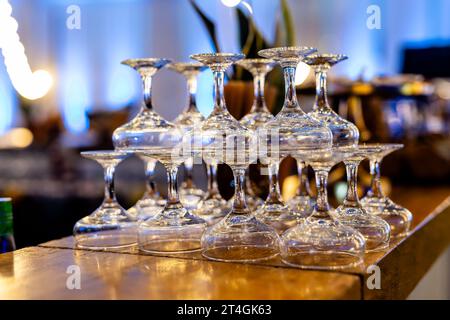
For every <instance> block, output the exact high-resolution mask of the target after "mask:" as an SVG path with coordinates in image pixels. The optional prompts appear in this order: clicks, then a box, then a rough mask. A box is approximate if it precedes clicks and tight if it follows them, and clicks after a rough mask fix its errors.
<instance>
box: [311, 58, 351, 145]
mask: <svg viewBox="0 0 450 320" xmlns="http://www.w3.org/2000/svg"><path fill="white" fill-rule="evenodd" d="M346 59H348V58H347V56H344V55H340V54H314V55H310V56H308V57H306V58H305V60H304V62H305V63H306V64H308V65H309V66H311V67H312V68H313V69H314V72H315V75H316V100H315V103H314V108H313V111H311V112H310V113H309V114H310V115H311V116H312V117H314V118H316V119H317V120H319V121H322V122H324V123H326V124H327V126H328V127H329V128H330V130H331V132H332V133H333V146H334V147H351V146H356V145H357V144H358V140H359V130H358V128H357V127H356V126H355V125H354V124H353V123H351V122H349V121H347V120H345V119H343V118H341V117H340V116H339V115H338V114H337V113H336V112H334V111H333V110H332V109H331V107H330V105H329V103H328V97H327V74H328V70H330V69H331V67H333V66H334V65H336V64H338V63H339V62H341V61H344V60H346Z"/></svg>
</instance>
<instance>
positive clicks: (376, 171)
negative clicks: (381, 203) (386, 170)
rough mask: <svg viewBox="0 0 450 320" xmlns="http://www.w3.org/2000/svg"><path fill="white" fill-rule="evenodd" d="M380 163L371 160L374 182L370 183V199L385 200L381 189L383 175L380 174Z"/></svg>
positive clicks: (368, 193)
mask: <svg viewBox="0 0 450 320" xmlns="http://www.w3.org/2000/svg"><path fill="white" fill-rule="evenodd" d="M380 164H381V163H380V161H378V160H370V175H371V176H372V181H371V183H370V189H369V191H368V192H367V195H368V196H369V197H374V198H384V193H383V189H382V187H381V174H380Z"/></svg>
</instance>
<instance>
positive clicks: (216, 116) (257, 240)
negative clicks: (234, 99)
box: [191, 53, 279, 261]
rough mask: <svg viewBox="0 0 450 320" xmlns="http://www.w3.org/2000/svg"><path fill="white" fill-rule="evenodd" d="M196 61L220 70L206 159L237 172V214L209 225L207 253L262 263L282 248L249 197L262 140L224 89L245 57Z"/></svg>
mask: <svg viewBox="0 0 450 320" xmlns="http://www.w3.org/2000/svg"><path fill="white" fill-rule="evenodd" d="M191 58H192V59H195V60H198V61H199V62H201V63H204V64H205V65H207V66H209V67H210V68H211V70H212V71H213V74H214V109H213V112H212V113H211V115H210V116H209V117H208V118H207V119H206V120H205V121H204V122H203V124H202V125H201V128H199V133H198V134H197V136H194V137H192V138H191V141H192V139H193V140H197V142H195V141H194V145H200V146H201V153H202V155H203V157H204V158H205V159H206V161H208V160H207V159H212V160H213V161H217V162H219V163H226V164H228V165H229V166H230V167H231V168H232V170H233V173H234V182H235V195H234V200H233V207H232V209H231V212H230V213H228V214H227V215H226V217H225V218H223V219H222V220H220V221H219V222H218V223H217V224H215V225H213V226H211V227H209V228H208V229H207V230H206V231H205V233H204V235H203V237H202V250H203V251H202V253H203V256H205V257H206V258H208V259H211V260H218V261H260V260H266V259H270V258H272V257H274V256H275V255H277V254H278V250H279V237H278V235H277V233H276V231H275V230H274V229H273V228H271V227H269V226H267V225H265V224H264V223H262V222H260V221H259V220H257V219H256V218H255V216H254V215H253V214H252V213H251V211H250V210H249V209H248V207H247V204H246V199H245V192H244V188H245V170H246V168H247V167H248V165H249V164H250V163H252V162H254V161H256V139H255V135H254V134H253V133H252V131H251V130H249V129H247V128H245V127H243V126H242V125H241V124H239V122H238V121H237V120H236V119H234V118H233V117H232V116H231V115H230V114H229V112H228V111H227V108H226V104H225V98H224V93H223V90H224V89H223V81H224V73H225V70H226V69H227V68H228V67H229V66H230V65H231V64H233V63H234V62H236V61H238V60H241V59H242V58H244V56H243V55H242V54H231V53H216V54H213V53H208V54H196V55H192V56H191Z"/></svg>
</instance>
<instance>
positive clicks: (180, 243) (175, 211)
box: [137, 124, 206, 254]
mask: <svg viewBox="0 0 450 320" xmlns="http://www.w3.org/2000/svg"><path fill="white" fill-rule="evenodd" d="M161 135H162V136H163V137H161V138H160V139H158V140H159V141H160V142H163V141H164V142H165V143H163V144H161V145H159V146H158V145H155V146H149V147H147V148H145V149H141V150H138V151H137V152H138V153H139V154H140V155H141V156H144V157H149V158H153V159H157V160H159V161H160V162H161V163H162V164H163V165H164V166H165V167H166V169H167V172H168V193H167V194H168V195H167V203H166V206H165V207H164V209H163V210H162V211H161V212H160V213H158V214H156V215H155V216H153V217H151V218H149V219H147V220H145V221H143V222H141V223H140V224H139V227H138V244H139V249H140V250H141V251H144V252H148V253H154V254H179V253H186V252H194V251H198V250H200V249H201V245H200V239H201V236H202V234H203V232H204V229H205V226H206V223H205V221H204V220H203V219H201V218H199V217H197V216H196V215H194V214H192V213H191V212H189V211H188V210H187V209H186V208H184V207H183V205H182V204H181V202H180V198H179V195H178V187H177V174H178V167H179V165H181V163H183V162H184V161H185V159H186V156H185V152H184V150H183V148H182V141H183V135H184V132H183V131H182V130H180V129H178V128H177V127H176V126H175V125H173V124H172V128H171V129H169V130H165V131H162V132H161Z"/></svg>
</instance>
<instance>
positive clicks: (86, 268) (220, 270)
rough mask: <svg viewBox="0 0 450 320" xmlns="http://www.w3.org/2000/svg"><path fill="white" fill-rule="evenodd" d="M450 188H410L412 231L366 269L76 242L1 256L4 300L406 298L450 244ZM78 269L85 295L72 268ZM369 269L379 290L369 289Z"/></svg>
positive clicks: (402, 194)
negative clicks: (70, 283)
mask: <svg viewBox="0 0 450 320" xmlns="http://www.w3.org/2000/svg"><path fill="white" fill-rule="evenodd" d="M449 194H450V188H429V189H426V188H411V189H402V190H399V191H398V192H395V193H394V195H393V198H394V200H396V201H397V202H398V203H400V204H402V205H404V206H406V207H408V208H410V209H411V210H412V211H413V214H414V222H413V230H412V231H411V233H410V234H409V235H408V236H407V237H406V238H404V239H401V240H398V241H395V242H393V243H392V244H391V246H390V247H389V249H387V250H385V251H383V252H379V253H373V254H370V255H367V256H366V259H365V263H364V265H363V266H361V267H360V268H357V269H352V270H343V271H339V272H319V271H312V270H300V269H295V268H291V267H287V266H284V265H283V264H282V263H281V261H279V259H274V260H272V261H269V262H265V263H259V264H239V263H221V262H212V261H207V260H205V259H204V258H202V257H201V255H199V254H194V255H185V256H178V257H158V256H150V255H142V254H141V253H139V252H138V251H137V249H136V248H132V249H126V250H121V251H108V252H105V251H91V250H80V249H74V242H73V238H72V237H67V238H63V239H59V240H54V241H50V242H47V243H44V244H42V245H40V246H38V247H30V248H25V249H21V250H17V251H15V252H12V253H7V254H3V255H0V299H41V298H43V299H392V298H396V299H403V298H406V297H407V296H408V295H409V293H410V292H411V291H412V290H413V289H414V287H415V286H416V285H417V283H418V282H419V281H420V279H421V278H422V277H423V276H424V274H425V273H426V271H427V270H428V269H429V268H430V267H431V265H432V264H433V262H434V261H435V260H436V259H437V258H438V257H439V255H440V254H441V253H442V251H443V250H445V248H447V247H448V245H449V244H450V233H449V232H448V230H449V228H450V208H449V206H450V198H449ZM71 265H76V266H79V268H80V272H81V289H80V290H77V289H74V290H70V289H68V288H67V287H66V281H67V279H68V277H69V276H70V274H69V273H67V272H66V271H67V268H68V267H69V266H71ZM370 265H377V266H378V267H379V268H380V271H381V274H380V275H381V288H380V289H374V290H369V289H368V287H367V285H366V282H367V280H368V278H369V277H370V276H371V274H370V273H369V274H368V273H367V272H366V271H367V268H368V267H369V266H370Z"/></svg>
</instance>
